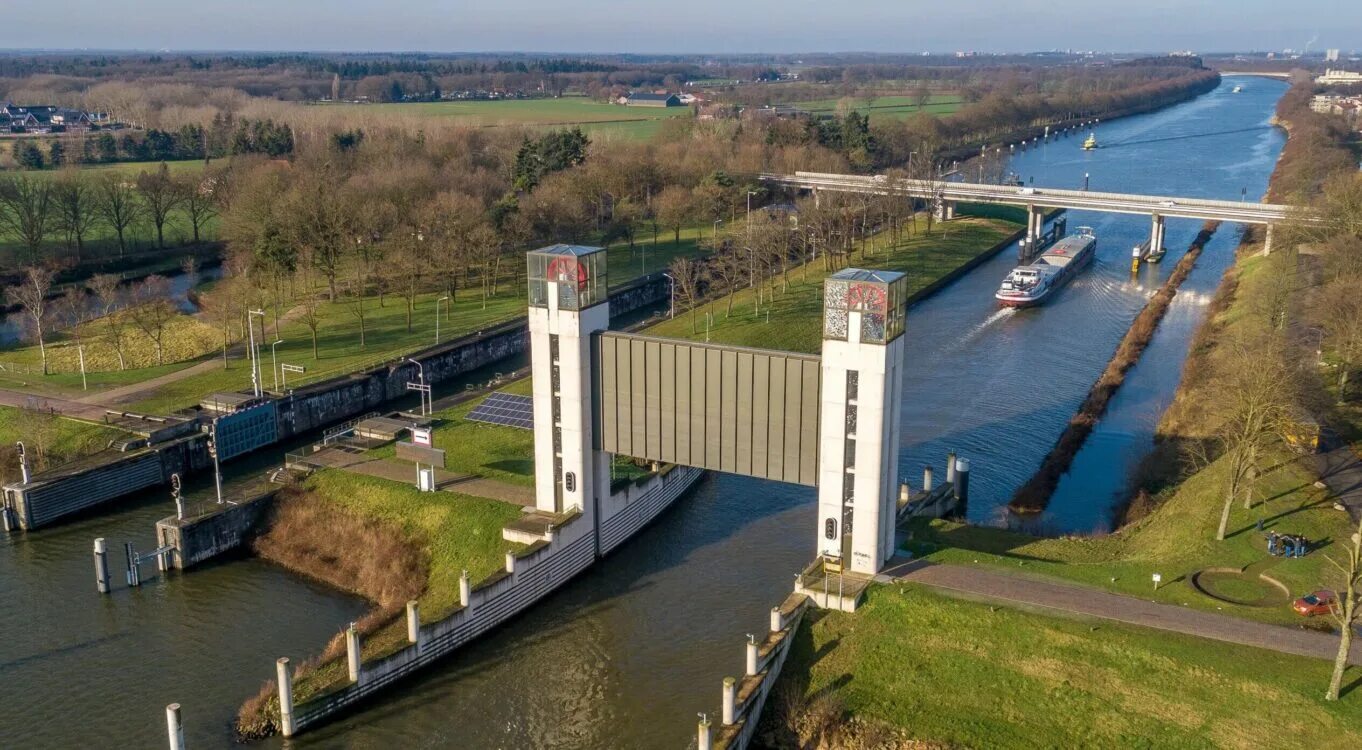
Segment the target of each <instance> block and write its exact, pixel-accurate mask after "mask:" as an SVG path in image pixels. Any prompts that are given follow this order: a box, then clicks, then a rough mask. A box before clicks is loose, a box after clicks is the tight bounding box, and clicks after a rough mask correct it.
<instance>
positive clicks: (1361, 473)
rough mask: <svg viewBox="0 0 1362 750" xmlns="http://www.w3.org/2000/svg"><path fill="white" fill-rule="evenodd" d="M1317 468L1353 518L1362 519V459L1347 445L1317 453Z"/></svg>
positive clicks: (1320, 476)
mask: <svg viewBox="0 0 1362 750" xmlns="http://www.w3.org/2000/svg"><path fill="white" fill-rule="evenodd" d="M1315 470H1316V471H1318V472H1319V478H1320V480H1322V481H1323V482H1324V483H1325V484H1327V485H1328V486H1329V491H1330V492H1332V493H1334V496H1335V497H1336V498H1337V499H1338V501H1339V502H1341V503H1343V504H1344V505H1345V506H1347V508H1348V513H1349V514H1351V515H1352V517H1353V520H1354V521H1359V520H1362V460H1359V459H1358V457H1357V454H1356V453H1353V451H1352V448H1350V447H1348V446H1346V445H1345V446H1343V447H1342V448H1335V449H1333V450H1331V451H1328V452H1327V453H1320V454H1318V455H1316V456H1315Z"/></svg>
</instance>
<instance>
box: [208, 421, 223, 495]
mask: <svg viewBox="0 0 1362 750" xmlns="http://www.w3.org/2000/svg"><path fill="white" fill-rule="evenodd" d="M208 454H209V455H211V456H212V457H213V486H214V487H215V488H216V489H217V495H218V505H222V465H221V464H220V463H218V417H214V418H213V424H212V426H211V427H209V429H208Z"/></svg>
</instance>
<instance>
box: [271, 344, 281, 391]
mask: <svg viewBox="0 0 1362 750" xmlns="http://www.w3.org/2000/svg"><path fill="white" fill-rule="evenodd" d="M282 343H284V340H283V339H279V340H277V341H275V342H274V343H273V344H270V375H271V376H273V377H274V390H275V392H276V393H278V392H279V360H278V359H277V358H276V357H275V356H274V355H275V351H274V347H276V346H279V345H280V344H282Z"/></svg>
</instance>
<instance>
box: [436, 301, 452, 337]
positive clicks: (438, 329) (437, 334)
mask: <svg viewBox="0 0 1362 750" xmlns="http://www.w3.org/2000/svg"><path fill="white" fill-rule="evenodd" d="M448 299H449V295H445V296H443V297H441V298H439V299H437V300H435V343H437V344H438V343H440V303H441V302H445V301H447V300H448Z"/></svg>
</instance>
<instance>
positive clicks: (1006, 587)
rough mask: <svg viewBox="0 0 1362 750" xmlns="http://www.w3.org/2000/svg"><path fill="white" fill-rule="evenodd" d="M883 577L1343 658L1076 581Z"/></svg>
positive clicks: (1356, 649)
mask: <svg viewBox="0 0 1362 750" xmlns="http://www.w3.org/2000/svg"><path fill="white" fill-rule="evenodd" d="M883 576H884V577H887V578H888V579H890V580H896V581H909V582H912V583H920V584H923V585H926V586H931V587H932V588H938V589H945V590H947V591H954V592H957V593H960V594H965V595H968V596H975V597H981V598H984V599H988V600H992V601H997V602H1004V603H1008V604H1018V605H1023V606H1031V607H1044V608H1047V609H1054V610H1059V611H1061V612H1069V613H1072V614H1078V615H1085V616H1088V617H1099V618H1102V619H1105V620H1114V621H1117V622H1124V623H1128V624H1131V625H1140V626H1143V627H1147V628H1156V629H1159V630H1168V631H1172V632H1175V633H1183V634H1186V635H1194V636H1199V637H1201V638H1210V639H1212V640H1217V641H1225V642H1228V643H1237V644H1240V645H1244V646H1254V647H1256V648H1265V649H1269V650H1272V651H1280V652H1282V653H1287V654H1295V655H1297V656H1308V657H1312V658H1316V659H1328V660H1330V661H1332V660H1333V659H1334V657H1335V656H1337V654H1338V637H1337V636H1334V635H1330V634H1328V633H1320V632H1315V631H1311V630H1296V629H1292V628H1286V627H1282V626H1280V625H1269V624H1267V623H1262V622H1254V621H1252V620H1244V619H1240V618H1237V617H1231V616H1229V615H1220V614H1216V613H1214V612H1203V611H1201V610H1196V609H1190V608H1188V607H1179V606H1177V605H1174V604H1162V603H1159V602H1151V601H1147V600H1145V599H1137V598H1135V597H1133V596H1125V595H1123V594H1113V593H1111V592H1108V591H1101V590H1099V589H1094V588H1089V587H1086V586H1079V585H1076V584H1071V583H1061V582H1058V581H1044V580H1038V579H1036V578H1030V577H1022V576H1016V575H1011V574H1009V573H1005V572H1002V571H999V570H993V569H991V568H986V567H983V566H979V567H972V566H968V565H941V564H935V563H930V562H926V561H924V560H910V559H907V558H903V557H895V558H894V559H892V560H890V561H889V565H888V566H887V567H886V568H885V570H884V573H883ZM1348 661H1349V663H1351V664H1355V665H1362V640H1355V641H1354V642H1353V646H1352V651H1351V653H1350V655H1349V659H1348Z"/></svg>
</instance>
